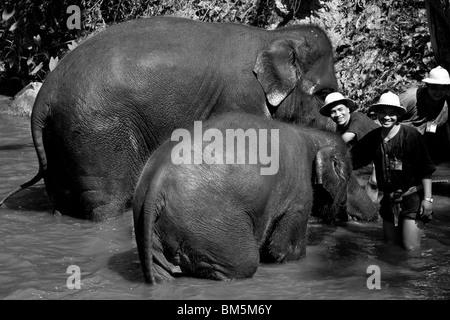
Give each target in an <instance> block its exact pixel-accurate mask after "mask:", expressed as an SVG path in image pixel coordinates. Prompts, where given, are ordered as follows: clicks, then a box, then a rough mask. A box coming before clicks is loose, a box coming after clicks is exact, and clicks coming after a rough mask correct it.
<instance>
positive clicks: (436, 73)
mask: <svg viewBox="0 0 450 320" xmlns="http://www.w3.org/2000/svg"><path fill="white" fill-rule="evenodd" d="M422 81H423V82H425V83H431V84H441V85H450V76H449V74H448V71H447V70H445V69H444V68H442V67H441V66H438V67H436V68H434V69H431V71H430V73H429V75H428V78H425V79H423V80H422Z"/></svg>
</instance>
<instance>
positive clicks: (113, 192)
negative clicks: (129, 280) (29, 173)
mask: <svg viewBox="0 0 450 320" xmlns="http://www.w3.org/2000/svg"><path fill="white" fill-rule="evenodd" d="M336 89H337V81H336V77H335V70H334V64H333V51H332V47H331V44H330V42H329V39H328V38H327V36H326V34H325V33H324V31H323V30H321V29H320V28H318V27H315V26H295V27H289V28H285V29H280V30H273V31H268V30H263V29H258V28H253V27H249V26H245V25H239V24H232V23H204V22H198V21H193V20H189V19H182V18H175V17H153V18H148V19H138V20H134V21H129V22H125V23H122V24H119V25H115V26H112V27H109V28H108V29H106V30H105V31H103V32H101V33H99V34H97V35H95V36H93V37H92V38H90V39H88V40H86V41H85V42H84V43H82V44H81V45H79V46H78V47H77V48H75V49H74V50H73V51H72V52H70V53H69V54H67V56H65V57H64V58H63V59H62V60H61V61H60V63H59V64H58V66H57V67H56V68H55V70H54V71H53V72H51V73H50V74H49V75H48V77H47V79H46V80H45V82H44V84H43V86H42V88H41V90H40V92H39V94H38V96H37V98H36V102H35V105H34V108H33V112H32V116H31V130H32V135H33V141H34V144H35V148H36V152H37V155H38V159H39V164H40V170H39V173H38V174H37V176H36V177H35V179H33V182H35V181H38V180H39V179H41V178H42V177H43V178H44V181H45V185H46V189H47V193H48V195H49V197H50V200H51V201H52V203H53V205H54V209H55V210H58V211H60V212H61V213H63V214H70V215H76V216H79V217H83V218H87V219H90V220H94V221H100V220H104V219H106V218H108V217H113V216H117V215H120V214H121V213H123V212H125V211H126V210H127V209H130V208H131V205H132V196H133V191H134V188H135V186H136V183H137V179H138V176H139V174H140V172H141V170H142V168H143V166H144V164H145V161H146V159H148V156H149V155H150V154H151V153H152V152H153V151H154V150H155V149H156V148H157V147H158V146H159V145H160V144H161V143H162V142H163V141H164V140H166V139H167V138H168V137H169V136H170V134H171V133H172V131H173V130H175V129H176V128H181V127H186V126H187V125H188V124H191V123H192V121H193V120H205V119H207V118H210V117H212V116H215V115H218V114H221V113H224V112H227V111H240V112H246V113H250V114H256V115H260V116H263V117H264V116H265V117H268V118H269V117H273V118H277V119H281V120H283V121H291V122H302V123H305V124H307V125H310V126H313V127H319V128H325V127H328V126H329V127H330V128H331V124H330V122H329V119H328V118H325V117H323V116H321V115H319V113H318V109H319V107H320V104H321V103H322V101H323V100H322V98H323V96H324V95H326V94H327V93H328V92H330V91H335V90H336ZM27 185H29V184H27Z"/></svg>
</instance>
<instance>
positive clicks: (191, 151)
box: [133, 113, 352, 283]
mask: <svg viewBox="0 0 450 320" xmlns="http://www.w3.org/2000/svg"><path fill="white" fill-rule="evenodd" d="M192 136H193V138H192ZM351 173H352V164H351V158H350V154H349V151H348V148H347V146H346V145H345V143H344V142H343V141H342V139H341V137H340V136H338V135H336V134H335V133H332V132H329V131H323V130H319V129H315V128H311V127H306V126H302V125H292V124H286V123H284V122H280V121H275V120H268V119H265V118H263V117H258V116H255V115H250V114H241V113H228V114H225V115H222V116H219V117H216V118H212V119H209V120H207V121H205V122H203V123H201V127H198V122H196V125H195V126H194V128H191V129H190V130H189V131H188V130H186V129H184V132H181V133H180V132H178V131H176V132H174V134H173V135H172V138H171V139H169V140H167V141H166V142H164V143H163V144H162V145H161V146H160V147H159V148H158V149H157V150H156V151H155V152H154V153H153V154H152V156H151V157H150V158H149V160H148V162H147V164H146V165H145V167H144V170H143V172H142V174H141V176H140V179H139V182H138V184H137V187H136V191H135V195H134V208H133V215H134V227H135V234H136V242H137V247H138V251H139V257H140V261H141V266H142V269H143V272H144V277H145V279H146V281H147V282H150V283H155V282H163V281H166V280H168V279H170V278H171V277H173V276H175V275H176V272H174V270H176V269H177V268H179V269H180V270H181V272H182V273H184V274H187V275H191V276H195V277H203V278H208V279H217V280H222V279H234V278H248V277H252V276H253V274H254V273H255V271H256V269H257V267H258V265H259V262H260V261H262V262H285V261H292V260H298V259H300V258H301V257H302V256H304V255H305V249H306V241H307V239H306V231H307V222H308V219H309V217H310V214H312V213H314V214H315V215H316V216H320V217H322V218H323V219H325V220H326V221H329V222H332V221H334V220H336V219H346V218H347V213H346V207H347V191H348V190H347V189H348V186H349V185H348V181H349V180H350V177H351Z"/></svg>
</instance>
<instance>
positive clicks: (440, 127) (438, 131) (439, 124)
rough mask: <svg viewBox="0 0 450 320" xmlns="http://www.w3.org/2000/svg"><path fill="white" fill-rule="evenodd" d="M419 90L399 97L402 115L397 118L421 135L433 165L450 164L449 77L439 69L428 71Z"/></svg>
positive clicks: (409, 91)
mask: <svg viewBox="0 0 450 320" xmlns="http://www.w3.org/2000/svg"><path fill="white" fill-rule="evenodd" d="M422 81H423V82H424V83H425V86H424V87H421V88H417V87H414V88H410V89H408V90H407V91H405V92H404V93H402V94H401V95H400V101H401V104H402V105H403V106H405V108H406V113H405V114H404V115H403V116H402V117H401V118H400V121H401V122H402V123H404V124H407V125H410V126H414V127H415V128H416V129H417V130H418V131H419V132H420V133H421V134H423V135H424V138H425V143H426V145H427V147H428V150H429V152H430V155H431V157H432V158H433V160H435V161H439V160H450V126H449V123H448V107H449V105H450V76H449V73H448V72H447V70H445V69H444V68H442V67H440V66H439V67H436V68H434V69H432V70H431V71H430V73H429V75H428V77H427V78H425V79H423V80H422Z"/></svg>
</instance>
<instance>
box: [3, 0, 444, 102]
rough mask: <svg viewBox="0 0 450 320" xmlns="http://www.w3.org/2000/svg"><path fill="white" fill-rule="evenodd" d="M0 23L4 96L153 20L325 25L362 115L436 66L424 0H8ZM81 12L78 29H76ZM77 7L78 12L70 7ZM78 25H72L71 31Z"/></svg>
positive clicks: (344, 84) (341, 75) (344, 87)
mask: <svg viewBox="0 0 450 320" xmlns="http://www.w3.org/2000/svg"><path fill="white" fill-rule="evenodd" d="M3 2H4V4H3V6H2V20H1V22H0V50H1V51H0V94H4V95H14V94H15V93H16V92H17V91H19V90H20V89H21V88H22V87H23V86H25V85H26V84H28V83H29V82H32V81H41V82H42V81H44V80H45V77H46V75H47V74H48V73H49V72H50V71H51V70H52V69H53V68H54V67H55V66H56V65H57V63H58V61H59V60H60V59H61V58H62V57H63V56H64V55H65V54H66V53H67V52H69V51H70V50H72V49H73V48H74V47H76V46H77V45H78V44H79V43H81V42H82V41H83V40H85V39H86V38H87V37H90V36H92V35H93V34H95V33H97V32H99V31H101V30H103V29H104V28H106V27H108V26H109V25H111V24H115V23H120V22H122V21H126V20H130V19H136V18H142V17H149V16H155V15H175V16H180V17H188V18H191V19H195V20H201V21H209V22H236V23H243V24H248V25H251V26H256V27H260V28H266V29H274V28H277V27H282V26H289V25H295V24H302V23H313V24H317V25H320V26H321V27H323V28H324V29H325V30H326V31H327V33H328V35H329V37H330V39H331V41H332V43H333V46H334V49H335V59H336V73H337V78H338V80H339V84H340V90H341V92H342V93H343V94H344V95H347V96H348V97H350V98H352V99H354V100H355V101H356V102H357V103H358V104H359V106H360V107H361V109H362V110H365V108H366V107H367V106H368V105H369V104H370V103H372V102H373V101H374V100H375V99H377V98H378V96H379V95H380V94H381V93H382V92H383V91H385V90H386V89H390V90H392V91H394V92H396V93H400V92H401V91H402V90H404V89H405V88H406V87H409V86H411V85H414V84H416V83H417V82H420V81H421V80H422V79H423V78H424V77H425V76H426V74H427V73H428V71H429V70H430V69H431V68H433V67H435V66H437V65H438V62H437V61H436V58H435V53H434V51H433V48H432V46H433V44H432V41H431V39H430V31H429V27H428V24H427V10H426V1H425V0H414V1H413V0H411V1H396V0H388V1H386V0H384V1H383V0H321V1H320V0H237V1H226V0H211V1H202V0H191V1H187V0H160V1H155V0H144V1H137V0H19V1H18V0H5V1H3ZM73 5H75V6H78V7H79V9H80V12H79V13H80V16H79V18H80V19H79V21H81V23H80V25H79V26H78V27H75V28H72V29H71V28H70V27H69V26H70V22H71V21H76V20H74V19H75V16H74V14H75V15H76V14H77V12H76V11H71V10H68V8H69V6H73ZM71 8H73V7H71ZM73 26H74V24H72V27H73Z"/></svg>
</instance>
